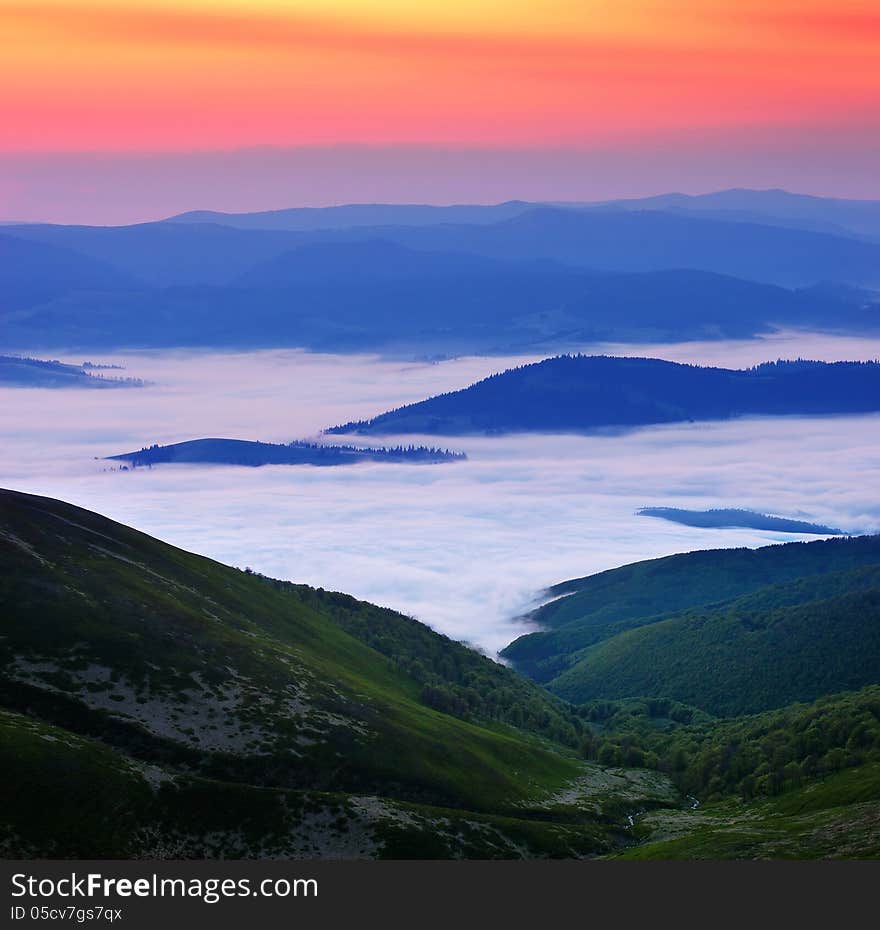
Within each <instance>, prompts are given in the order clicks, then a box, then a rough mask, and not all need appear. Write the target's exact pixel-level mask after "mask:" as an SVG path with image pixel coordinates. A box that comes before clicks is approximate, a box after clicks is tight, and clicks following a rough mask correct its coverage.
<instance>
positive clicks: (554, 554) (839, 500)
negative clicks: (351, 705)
mask: <svg viewBox="0 0 880 930" xmlns="http://www.w3.org/2000/svg"><path fill="white" fill-rule="evenodd" d="M584 351H600V352H605V353H607V354H630V355H651V356H654V357H661V358H667V359H671V360H675V361H689V362H697V363H703V364H715V365H726V366H730V367H745V366H748V365H752V364H755V363H758V362H761V361H766V360H768V359H776V358H793V357H798V356H800V357H804V358H816V359H825V360H835V359H844V358H846V359H871V358H876V357H878V356H880V340H860V339H851V338H837V337H828V336H818V335H813V334H803V333H780V334H777V335H775V336H773V337H770V338H767V339H762V340H749V341H737V342H706V343H683V344H676V345H662V346H661V345H653V346H619V345H614V346H611V345H603V346H593V347H584ZM29 354H33V355H37V354H38V353H36V352H34V351H31V352H30V353H29ZM43 357H45V355H44V356H43ZM51 357H58V356H57V353H51ZM89 357H90V358H91V360H92V361H101V362H112V363H116V364H121V365H124V366H125V369H126V370H125V372H124V374H125V375H127V376H135V377H141V378H144V379H147V380H149V381H150V382H152V385H151V386H149V387H145V388H142V389H124V390H123V389H119V390H71V389H67V390H42V389H24V388H19V389H14V388H4V389H0V436H2V443H0V486H3V487H10V488H16V489H19V490H23V491H28V492H32V493H36V494H44V495H48V496H52V497H57V498H61V499H64V500H67V501H70V502H72V503H75V504H78V505H80V506H82V507H86V508H89V509H91V510H95V511H98V512H100V513H103V514H105V515H107V516H109V517H112V518H113V519H116V520H119V521H121V522H123V523H126V524H129V525H131V526H134V527H137V528H138V529H141V530H143V531H145V532H147V533H150V534H152V535H154V536H158V537H159V538H161V539H164V540H166V541H168V542H171V543H173V544H175V545H178V546H181V547H183V548H185V549H190V550H193V551H195V552H199V553H202V554H204V555H208V556H211V557H212V558H215V559H218V560H220V561H222V562H226V563H229V564H232V565H237V566H240V567H245V566H249V567H251V568H253V569H254V570H256V571H260V572H263V573H265V574H267V575H271V576H274V577H277V578H285V579H291V580H294V581H299V582H306V583H308V584H312V585H315V586H321V587H324V588H328V589H335V590H341V591H346V592H349V593H351V594H354V595H356V596H358V597H361V598H364V599H367V600H370V601H373V602H375V603H378V604H383V605H387V606H391V607H394V608H397V609H399V610H401V611H404V612H405V613H408V614H410V615H412V616H415V617H417V618H418V619H420V620H422V621H424V622H425V623H428V624H430V625H431V626H432V627H434V628H435V629H437V630H440V631H442V632H444V633H446V634H448V635H450V636H452V637H454V638H456V639H462V640H466V641H468V642H471V643H473V644H474V645H476V646H478V647H480V648H482V649H484V650H486V651H487V652H489V653H494V652H495V651H496V650H497V649H500V648H501V647H502V646H504V645H505V644H506V643H508V642H509V641H510V640H511V639H513V638H514V637H515V636H517V635H519V634H521V633H522V632H525V631H526V630H527V629H528V626H527V624H526V623H525V621H523V620H522V619H520V617H521V614H522V612H523V611H524V610H525V609H527V608H528V607H529V606H531V605H534V604H535V603H536V602H538V601H539V599H540V598H541V592H542V591H543V589H545V588H546V587H547V586H549V585H552V584H554V583H556V582H559V581H563V580H565V579H568V578H572V577H579V576H582V575H586V574H590V573H592V572H596V571H601V570H603V569H607V568H612V567H614V566H617V565H621V564H624V563H626V562H631V561H634V560H638V559H644V558H650V557H654V556H661V555H666V554H670V553H674V552H681V551H686V550H692V549H701V548H709V547H722V546H760V545H766V544H768V543H772V542H777V541H782V540H789V539H799V538H808V537H797V536H792V535H790V534H778V533H769V532H758V531H752V530H712V529H696V528H692V527H684V526H679V525H676V524H673V523H669V522H666V521H663V520H659V519H655V518H649V517H639V516H636V515H635V511H636V510H637V509H638V508H639V507H643V506H664V505H665V506H677V507H687V508H709V507H745V508H749V509H753V510H758V511H762V512H770V513H778V514H783V515H785V516H791V517H800V518H806V519H811V520H815V521H818V522H821V523H827V524H831V525H834V526H841V527H843V528H844V529H845V530H848V531H853V532H860V531H867V532H875V531H878V530H880V494H878V491H880V482H878V479H877V474H878V466H880V417H877V416H860V417H823V418H810V419H805V418H795V417H789V418H761V419H750V420H739V421H733V422H726V423H699V424H681V425H673V426H662V427H652V428H646V429H640V430H636V431H632V432H629V433H625V434H621V435H615V436H543V435H542V436H535V435H521V436H510V437H503V438H491V439H489V438H483V437H477V438H462V439H453V438H449V439H443V440H441V444H442V445H444V446H449V447H450V448H454V449H460V450H463V451H465V452H467V454H468V457H469V458H468V461H466V462H460V463H454V464H444V465H377V464H362V465H357V466H348V467H338V468H316V467H311V466H297V467H291V466H274V467H263V468H256V469H249V468H231V467H216V466H215V467H198V466H162V467H157V468H154V469H152V470H147V469H138V470H137V471H126V472H122V471H119V470H115V468H113V467H111V466H110V463H107V462H104V461H102V460H101V458H102V457H103V456H107V455H111V454H114V453H118V452H127V451H131V450H133V449H138V448H140V447H141V446H144V445H148V444H151V443H153V442H159V443H163V444H164V443H169V442H176V441H180V440H185V439H193V438H199V437H206V436H223V437H230V438H242V439H259V440H265V441H270V442H278V441H288V440H291V439H295V438H306V437H310V436H314V435H316V434H317V433H318V432H319V431H320V430H321V429H322V428H324V427H327V426H330V425H333V424H336V423H341V422H344V421H347V420H351V419H355V418H361V417H365V416H369V415H371V414H375V413H378V412H381V411H383V410H386V409H388V408H390V407H395V406H399V405H400V404H403V403H408V402H410V401H414V400H420V399H422V398H424V397H426V396H429V395H431V394H435V393H438V392H440V391H446V390H451V389H455V388H460V387H464V386H466V385H467V384H469V383H471V382H473V381H474V380H477V379H479V378H481V377H484V376H486V375H488V374H491V373H492V372H495V371H500V370H503V369H504V368H507V367H510V365H511V364H521V363H524V362H529V361H534V360H536V358H538V356H530V357H516V358H511V357H509V358H461V359H453V360H449V361H444V362H400V361H389V360H383V359H379V358H376V357H367V356H338V355H317V354H308V353H305V352H300V351H265V352H249V353H193V352H187V353H184V352H172V353H162V354H154V353H134V352H132V353H113V354H110V355H108V354H102V353H93V354H91V356H90V355H89V353H86V354H85V356H83V355H82V354H77V355H76V356H64V360H67V361H77V362H80V361H83V359H84V358H89ZM109 374H113V372H110V373H109ZM118 374H123V373H118ZM388 441H389V442H392V443H393V442H395V439H394V437H390V438H389V440H388ZM404 441H405V442H407V443H409V442H410V441H413V437H409V436H408V437H406V438H405V440H404ZM425 441H426V442H428V443H429V444H436V442H437V440H435V439H431V438H427V439H426V440H425Z"/></svg>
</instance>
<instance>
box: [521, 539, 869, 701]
mask: <svg viewBox="0 0 880 930" xmlns="http://www.w3.org/2000/svg"><path fill="white" fill-rule="evenodd" d="M551 593H553V594H557V595H563V596H562V597H561V598H560V599H559V600H557V601H554V602H551V603H550V604H548V605H546V606H545V607H543V608H541V609H539V610H538V611H536V613H535V614H534V618H535V619H537V620H538V621H539V622H540V623H542V624H543V625H544V626H547V627H550V629H549V630H547V631H545V632H539V633H533V634H530V635H529V636H525V637H521V638H520V639H518V640H517V641H516V642H514V643H512V644H511V645H510V646H509V647H508V648H507V649H506V650H505V651H504V655H505V657H506V658H508V659H510V660H512V661H513V663H514V665H515V666H516V667H517V668H519V669H520V670H522V671H525V672H527V673H529V674H531V675H532V676H533V677H535V678H537V679H539V680H541V681H544V682H546V683H547V686H548V687H549V688H550V690H552V691H553V692H554V693H557V694H559V695H561V696H563V697H565V698H566V699H568V700H571V701H576V702H580V701H585V700H591V699H596V698H602V699H605V698H626V697H632V696H636V695H638V696H645V697H656V698H668V699H675V700H678V701H682V702H684V703H687V704H691V705H694V706H696V707H700V708H702V709H704V710H707V711H709V712H710V713H713V714H719V715H735V714H742V713H751V712H755V711H758V710H763V709H767V708H772V707H780V706H782V705H784V704H787V703H790V702H792V701H804V700H813V699H815V698H817V697H819V696H821V695H822V694H827V693H833V692H836V691H843V690H850V689H856V688H860V687H863V686H864V685H868V684H874V683H878V682H880V537H877V536H864V537H856V538H848V539H837V540H822V541H818V542H813V543H789V544H787V545H785V546H769V547H766V548H763V549H757V550H748V549H738V550H718V551H707V552H696V553H689V554H686V555H679V556H672V557H669V558H665V559H656V560H653V561H649V562H641V563H636V564H634V565H629V566H624V567H623V568H621V569H615V570H614V571H611V572H603V573H601V574H599V575H595V576H592V577H590V578H586V579H581V580H580V581H575V582H568V583H566V584H565V585H561V586H559V587H557V588H556V589H553V590H552V591H551Z"/></svg>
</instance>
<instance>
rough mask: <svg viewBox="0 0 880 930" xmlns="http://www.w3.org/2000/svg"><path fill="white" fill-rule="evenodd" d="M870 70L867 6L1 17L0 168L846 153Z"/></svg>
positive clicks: (317, 3) (17, 5) (354, 3)
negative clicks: (295, 150)
mask: <svg viewBox="0 0 880 930" xmlns="http://www.w3.org/2000/svg"><path fill="white" fill-rule="evenodd" d="M768 7H770V8H771V11H770V12H768ZM878 62H880V3H878V2H877V0H870V2H865V0H838V2H833V0H799V2H794V0H777V2H773V0H764V2H758V0H677V2H673V0H580V2H578V0H534V2H523V0H477V2H474V0H470V2H468V3H459V2H456V0H451V2H439V0H421V2H420V3H413V2H404V0H177V2H172V0H151V2H146V0H18V2H16V0H11V2H9V0H0V152H8V153H12V152H20V153H23V152H77V151H81V152H95V151H110V152H114V151H115V152H150V151H164V152H174V151H187V150H194V149H195V150H199V149H229V148H241V147H246V146H256V145H282V146H298V145H326V144H337V143H339V144H346V143H367V144H377V145H379V144H381V145H387V144H401V143H403V144H414V145H423V144H440V145H452V146H525V147H559V146H563V147H569V146H571V147H589V146H595V145H605V144H609V145H611V144H613V145H618V144H621V142H623V143H624V144H627V143H628V142H633V143H638V142H639V141H640V140H644V139H646V138H650V139H652V140H655V141H656V140H660V141H661V143H662V140H664V139H678V140H680V139H681V138H682V135H683V134H684V135H685V136H687V135H689V134H690V135H693V134H697V135H699V134H700V133H704V134H705V133H709V134H714V135H716V136H717V135H718V134H721V135H723V134H724V133H726V132H735V133H738V134H740V135H741V134H742V133H744V132H745V133H749V132H754V133H755V134H757V135H761V136H762V137H765V138H766V135H767V133H768V132H777V131H778V132H779V133H780V134H783V135H784V134H785V133H802V132H803V130H804V128H820V129H821V128H828V129H829V130H832V131H833V132H835V133H847V132H853V133H860V132H864V131H865V130H866V129H869V128H872V127H873V128H875V129H876V127H877V125H878V118H880V65H878Z"/></svg>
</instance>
